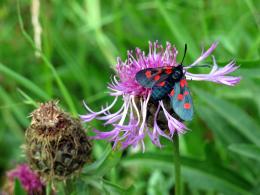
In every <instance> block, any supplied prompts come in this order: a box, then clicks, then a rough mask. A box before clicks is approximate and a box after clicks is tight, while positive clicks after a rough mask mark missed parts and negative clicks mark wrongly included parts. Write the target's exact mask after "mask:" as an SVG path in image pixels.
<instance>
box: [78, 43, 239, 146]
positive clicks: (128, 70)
mask: <svg viewBox="0 0 260 195" xmlns="http://www.w3.org/2000/svg"><path fill="white" fill-rule="evenodd" d="M216 46H217V43H213V44H212V45H211V47H210V48H209V49H208V50H207V51H205V52H202V54H201V56H199V57H198V59H197V60H195V62H193V63H192V64H190V65H188V66H183V68H181V71H182V72H183V73H182V74H183V75H184V76H185V77H186V79H187V80H192V81H195V80H205V81H211V82H215V83H221V84H225V85H229V86H233V85H235V84H237V83H238V82H239V81H240V77H234V76H227V74H229V73H231V72H233V71H235V70H236V69H238V66H236V65H235V62H234V61H231V62H230V63H229V64H227V65H226V66H224V67H218V65H217V63H216V61H215V59H214V57H213V66H212V70H211V72H210V73H209V74H193V73H190V72H188V70H189V69H190V68H192V67H195V66H197V65H198V64H199V63H200V62H201V61H203V60H204V59H205V58H207V57H208V56H209V55H210V54H211V53H212V52H213V50H214V49H215V48H216ZM177 54H178V51H177V49H176V48H175V46H173V45H171V44H170V43H168V42H167V44H166V48H165V49H164V48H163V46H162V45H160V44H158V42H154V43H151V42H150V43H149V52H148V54H145V52H143V51H141V50H140V49H139V48H137V49H136V51H135V55H134V54H133V52H132V51H129V52H128V57H127V60H126V61H124V62H123V61H122V60H121V59H120V58H118V60H117V65H116V72H117V75H116V76H115V77H114V78H113V79H112V82H111V83H110V84H109V85H108V89H109V90H110V95H111V96H114V97H115V99H114V101H113V102H112V104H111V105H109V106H107V107H105V108H102V110H100V111H98V112H95V111H93V110H91V109H90V108H89V106H88V105H86V103H84V105H85V107H86V109H87V111H88V112H89V113H88V114H86V115H82V116H81V118H82V119H83V120H84V121H85V122H89V121H91V120H93V119H98V120H102V121H105V122H104V125H112V127H113V129H112V130H111V131H108V132H102V131H98V130H94V132H95V133H96V135H95V136H94V137H93V138H94V139H107V140H109V141H111V142H113V143H114V147H115V146H116V145H117V144H120V145H121V147H122V148H126V147H128V146H130V145H132V146H136V145H138V144H141V145H142V147H143V150H144V148H145V147H144V141H143V140H144V138H145V136H146V135H148V136H149V137H150V139H151V140H152V142H153V143H154V144H155V145H157V146H159V147H161V143H160V139H159V138H160V136H163V137H165V138H168V139H170V140H172V137H173V135H174V134H175V133H178V134H179V133H184V132H185V131H186V130H187V127H186V126H185V124H184V123H183V122H182V120H180V118H178V116H176V114H175V113H174V112H173V110H172V109H171V107H170V106H169V101H165V100H159V101H158V102H155V103H154V102H153V101H152V98H151V96H152V95H153V94H152V89H149V88H144V87H143V86H142V85H140V82H138V81H137V80H136V74H137V73H138V72H139V71H141V70H143V69H147V68H148V69H147V70H149V71H146V72H145V74H146V77H147V78H149V77H150V76H151V75H150V74H151V71H150V70H152V69H154V68H157V70H158V68H159V69H160V67H161V68H162V69H163V67H167V69H168V70H169V68H170V67H179V65H180V64H179V63H177V62H176V57H177ZM149 68H151V69H149ZM167 69H163V70H164V71H166V72H167V71H168V70H167ZM170 71H171V70H170ZM156 79H157V78H156V77H154V80H156ZM158 79H160V77H158ZM140 80H141V82H143V83H145V82H146V81H142V78H141V79H140ZM185 82H186V81H185ZM161 84H162V85H165V83H164V82H161ZM182 84H183V85H186V83H182ZM182 84H181V85H182ZM144 85H147V86H149V83H148V84H147V83H145V84H144ZM159 86H160V84H159ZM169 95H170V94H169ZM184 95H185V94H184ZM119 98H122V99H123V105H122V107H121V108H120V109H119V110H118V111H116V112H113V113H112V112H111V109H112V108H113V106H114V105H115V104H116V102H117V100H118V99H119ZM188 106H189V105H187V107H188Z"/></svg>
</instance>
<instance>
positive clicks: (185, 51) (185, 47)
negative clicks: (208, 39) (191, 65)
mask: <svg viewBox="0 0 260 195" xmlns="http://www.w3.org/2000/svg"><path fill="white" fill-rule="evenodd" d="M187 49H188V48H187V43H185V46H184V54H183V57H182V60H181V65H182V63H183V61H184V58H185V56H186V53H187Z"/></svg>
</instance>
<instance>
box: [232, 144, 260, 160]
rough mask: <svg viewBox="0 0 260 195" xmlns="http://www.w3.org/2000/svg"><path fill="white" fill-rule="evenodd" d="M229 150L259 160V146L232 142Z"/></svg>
mask: <svg viewBox="0 0 260 195" xmlns="http://www.w3.org/2000/svg"><path fill="white" fill-rule="evenodd" d="M228 149H229V150H231V151H232V152H235V153H237V154H240V155H242V156H245V157H248V158H252V159H255V160H257V161H260V147H258V146H255V145H249V144H232V145H230V146H229V147H228Z"/></svg>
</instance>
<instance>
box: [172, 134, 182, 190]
mask: <svg viewBox="0 0 260 195" xmlns="http://www.w3.org/2000/svg"><path fill="white" fill-rule="evenodd" d="M173 152H174V168H175V195H180V194H181V162H180V151H179V136H178V134H176V135H175V136H174V137H173Z"/></svg>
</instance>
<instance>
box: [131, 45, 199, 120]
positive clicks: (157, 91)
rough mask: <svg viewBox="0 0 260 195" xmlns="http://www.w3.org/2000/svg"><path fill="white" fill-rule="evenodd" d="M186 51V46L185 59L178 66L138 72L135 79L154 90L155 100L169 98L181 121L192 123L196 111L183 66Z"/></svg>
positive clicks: (152, 96) (152, 95) (152, 94)
mask: <svg viewBox="0 0 260 195" xmlns="http://www.w3.org/2000/svg"><path fill="white" fill-rule="evenodd" d="M186 51H187V45H186V44H185V50H184V55H183V59H182V61H181V63H180V64H179V65H178V66H175V67H174V66H163V67H158V68H146V69H143V70H140V71H139V72H137V73H136V75H135V79H136V81H137V82H138V83H139V84H140V85H141V86H143V87H144V88H150V89H152V93H151V98H152V99H153V100H155V101H159V100H162V99H163V98H165V97H166V96H169V97H170V102H171V107H172V109H173V110H174V112H175V113H176V114H177V115H178V116H179V117H180V119H182V120H184V121H191V120H192V117H193V114H194V109H193V103H192V97H191V94H190V90H189V88H188V84H187V80H186V77H185V73H184V71H183V65H182V63H183V60H184V58H185V54H186Z"/></svg>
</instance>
